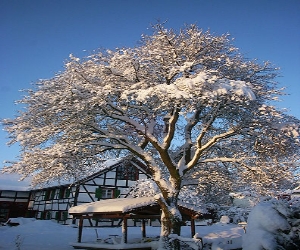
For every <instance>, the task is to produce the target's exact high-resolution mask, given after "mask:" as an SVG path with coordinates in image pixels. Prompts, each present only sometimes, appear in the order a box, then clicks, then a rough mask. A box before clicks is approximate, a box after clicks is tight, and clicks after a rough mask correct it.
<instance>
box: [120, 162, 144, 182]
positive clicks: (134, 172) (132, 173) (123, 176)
mask: <svg viewBox="0 0 300 250" xmlns="http://www.w3.org/2000/svg"><path fill="white" fill-rule="evenodd" d="M117 179H118V180H129V181H136V180H138V179H139V171H138V169H137V168H135V167H133V166H132V165H123V166H119V167H118V168H117Z"/></svg>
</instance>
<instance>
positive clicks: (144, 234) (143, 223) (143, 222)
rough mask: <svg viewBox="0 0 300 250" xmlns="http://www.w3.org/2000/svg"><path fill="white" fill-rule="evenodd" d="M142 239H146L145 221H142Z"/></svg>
mask: <svg viewBox="0 0 300 250" xmlns="http://www.w3.org/2000/svg"><path fill="white" fill-rule="evenodd" d="M142 237H143V238H146V221H145V219H142Z"/></svg>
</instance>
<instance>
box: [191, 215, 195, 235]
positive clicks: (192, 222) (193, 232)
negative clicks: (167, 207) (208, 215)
mask: <svg viewBox="0 0 300 250" xmlns="http://www.w3.org/2000/svg"><path fill="white" fill-rule="evenodd" d="M195 233H196V229H195V219H194V218H193V217H191V236H192V238H193V237H194V235H195Z"/></svg>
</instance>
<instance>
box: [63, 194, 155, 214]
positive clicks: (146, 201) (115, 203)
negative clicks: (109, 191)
mask: <svg viewBox="0 0 300 250" xmlns="http://www.w3.org/2000/svg"><path fill="white" fill-rule="evenodd" d="M153 204H155V199H154V198H153V197H141V198H119V199H109V200H102V201H96V202H91V203H87V204H82V205H79V206H75V207H71V208H70V209H69V213H71V214H74V213H87V214H88V213H92V212H98V213H102V212H122V213H124V212H127V211H130V210H131V209H134V208H138V207H142V206H148V205H153Z"/></svg>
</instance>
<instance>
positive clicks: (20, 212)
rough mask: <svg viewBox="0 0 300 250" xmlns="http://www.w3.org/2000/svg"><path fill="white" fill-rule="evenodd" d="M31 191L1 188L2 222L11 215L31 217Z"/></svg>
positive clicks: (0, 215) (0, 216) (0, 212)
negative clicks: (29, 209)
mask: <svg viewBox="0 0 300 250" xmlns="http://www.w3.org/2000/svg"><path fill="white" fill-rule="evenodd" d="M30 193H31V192H30V191H16V190H0V222H6V221H7V220H8V218H11V217H30V216H31V214H29V212H28V211H27V207H28V202H29V197H30Z"/></svg>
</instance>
